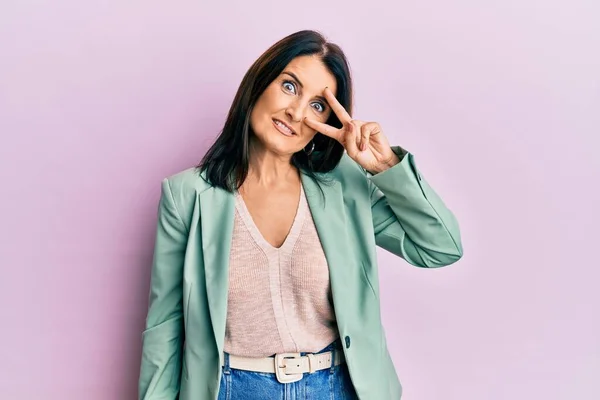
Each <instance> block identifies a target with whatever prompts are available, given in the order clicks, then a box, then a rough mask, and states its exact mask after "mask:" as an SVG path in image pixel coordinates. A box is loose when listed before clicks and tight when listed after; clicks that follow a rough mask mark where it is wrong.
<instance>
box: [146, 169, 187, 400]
mask: <svg viewBox="0 0 600 400" xmlns="http://www.w3.org/2000/svg"><path fill="white" fill-rule="evenodd" d="M186 231H187V229H186V227H185V225H184V224H183V222H182V220H181V217H180V215H179V213H178V211H177V208H176V206H175V202H174V200H173V193H172V192H171V187H170V184H169V180H168V178H165V179H164V180H163V181H162V190H161V197H160V201H159V206H158V224H157V229H156V239H155V246H154V255H153V261H152V272H151V282H150V293H149V306H148V315H147V317H146V326H145V329H144V331H143V333H142V362H141V367H140V378H139V392H138V398H139V400H154V399H156V400H159V399H160V400H167V399H176V398H177V397H178V395H179V384H180V383H179V380H180V377H181V354H182V345H183V341H184V330H183V311H182V297H183V294H182V280H183V258H184V254H185V247H186V242H187V232H186Z"/></svg>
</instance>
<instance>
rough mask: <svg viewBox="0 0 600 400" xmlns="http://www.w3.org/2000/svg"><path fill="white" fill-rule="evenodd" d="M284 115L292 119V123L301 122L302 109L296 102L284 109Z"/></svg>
mask: <svg viewBox="0 0 600 400" xmlns="http://www.w3.org/2000/svg"><path fill="white" fill-rule="evenodd" d="M285 113H286V114H287V115H288V116H289V117H290V118H291V119H292V121H294V122H300V121H302V107H301V105H300V104H299V102H298V101H296V102H293V103H291V104H290V105H289V107H288V108H286V110H285Z"/></svg>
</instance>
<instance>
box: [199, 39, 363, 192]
mask: <svg viewBox="0 0 600 400" xmlns="http://www.w3.org/2000/svg"><path fill="white" fill-rule="evenodd" d="M307 55H311V56H316V57H318V58H319V59H320V61H321V62H322V63H323V65H324V66H325V67H326V68H327V69H328V70H329V71H330V72H331V74H332V75H333V76H334V77H335V79H336V82H337V93H336V98H337V100H338V101H339V102H340V104H341V105H342V106H343V107H344V108H345V109H346V111H348V113H349V114H350V115H352V78H351V74H350V67H349V65H348V61H347V59H346V56H345V55H344V52H343V51H342V49H341V48H340V47H339V46H338V45H336V44H334V43H330V42H328V41H327V40H326V39H325V37H324V36H323V35H322V34H321V33H319V32H317V31H313V30H302V31H299V32H296V33H293V34H291V35H289V36H286V37H285V38H283V39H281V40H280V41H278V42H277V43H275V44H273V45H272V46H271V47H270V48H269V49H267V50H266V51H265V52H264V53H263V54H262V55H261V56H260V57H259V58H258V59H257V60H256V61H255V62H254V63H253V64H252V66H251V67H250V68H249V69H248V71H247V72H246V74H245V76H244V78H243V79H242V82H241V84H240V86H239V88H238V91H237V93H236V95H235V98H234V99H233V103H232V104H231V108H230V109H229V113H228V115H227V119H226V121H225V125H224V126H223V129H222V130H221V132H220V134H219V136H218V137H217V139H216V140H215V142H214V143H213V145H212V146H211V147H210V149H209V150H208V151H207V153H206V154H205V155H204V157H203V158H202V161H201V162H200V163H199V164H198V165H197V166H196V168H197V169H198V170H199V172H202V171H206V177H207V179H208V181H209V182H210V184H212V185H213V186H218V187H220V188H223V189H225V190H227V191H229V192H232V191H233V190H237V189H238V188H239V187H240V186H241V184H242V183H243V182H244V180H245V179H246V177H247V175H248V163H249V139H250V135H251V134H253V133H252V129H251V127H250V115H251V113H252V109H253V107H254V105H255V103H256V101H257V100H258V98H259V97H260V95H261V94H262V93H263V92H264V90H265V89H266V88H267V86H269V84H271V82H273V80H275V79H276V78H277V77H278V76H279V75H280V74H281V72H282V71H283V69H284V68H285V67H286V66H287V65H288V64H289V63H290V62H291V61H292V60H293V59H294V58H296V57H299V56H307ZM326 123H327V124H329V125H331V126H335V127H338V128H341V127H342V123H341V122H340V121H339V119H338V118H337V116H336V115H335V113H334V112H332V113H331V114H330V116H329V119H328V120H327V121H326ZM313 141H314V144H315V147H314V150H313V151H312V152H311V153H310V155H307V153H306V152H304V151H302V150H301V151H299V152H297V153H295V154H294V155H293V156H292V160H291V162H292V165H294V166H296V167H297V168H298V169H299V170H300V171H301V172H304V173H305V174H307V175H308V176H310V177H311V178H312V179H315V180H316V181H317V183H318V182H319V181H321V182H324V180H323V179H320V178H319V177H318V176H317V175H316V174H315V173H319V172H329V171H331V170H332V169H334V168H335V167H336V166H337V165H338V163H339V161H340V159H341V158H342V155H343V153H344V148H343V146H342V145H341V144H340V143H339V142H338V141H336V140H334V139H332V138H330V137H328V136H325V135H323V134H321V133H318V132H317V134H316V135H315V137H314V139H313ZM310 146H312V145H310Z"/></svg>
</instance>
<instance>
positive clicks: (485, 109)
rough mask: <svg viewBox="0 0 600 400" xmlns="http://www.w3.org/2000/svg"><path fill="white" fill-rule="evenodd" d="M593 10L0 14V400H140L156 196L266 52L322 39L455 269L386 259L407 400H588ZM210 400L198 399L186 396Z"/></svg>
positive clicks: (91, 5) (324, 5)
mask: <svg viewBox="0 0 600 400" xmlns="http://www.w3.org/2000/svg"><path fill="white" fill-rule="evenodd" d="M599 13H600V6H599V5H598V3H597V2H596V1H595V0H589V1H584V0H573V1H570V2H566V1H562V2H559V1H554V0H547V1H544V2H540V1H534V0H518V1H517V0H503V1H493V2H491V1H487V2H482V1H475V0H457V1H453V2H446V1H442V0H439V1H423V0H419V1H417V0H412V1H401V2H392V1H388V2H382V1H368V2H366V3H363V5H350V4H349V3H348V2H346V1H321V2H305V3H298V2H292V3H285V2H284V3H282V2H273V3H272V4H271V3H270V2H267V1H251V2H246V1H244V2H242V1H239V2H237V3H236V4H235V5H232V4H231V2H224V3H223V4H221V3H219V2H214V1H213V2H210V3H209V2H198V1H196V2H193V1H186V0H180V1H174V2H165V1H148V0H146V1H140V0H137V1H125V2H123V1H117V0H104V1H101V0H87V1H83V2H82V1H75V0H56V1H53V2H49V1H41V0H38V1H33V0H30V1H25V0H7V1H3V2H2V3H1V4H0V133H1V142H0V182H1V184H2V191H1V195H0V210H1V211H2V228H1V229H0V268H1V269H0V273H1V275H0V321H1V328H0V343H1V346H0V360H1V361H0V398H2V399H11V400H20V399H24V400H31V399H46V400H59V399H61V400H64V399H86V400H107V399H109V400H112V399H117V400H120V399H124V400H125V399H134V398H135V397H136V391H137V378H138V371H139V362H140V346H141V345H140V339H141V330H142V329H143V325H144V319H145V315H146V307H147V293H148V288H149V279H150V275H149V273H150V263H151V257H152V251H153V248H152V246H153V240H154V233H155V231H154V230H155V224H156V209H157V201H158V196H159V193H160V180H161V179H162V178H163V177H165V176H168V175H170V174H172V173H175V172H177V171H179V170H181V169H184V168H187V167H189V166H192V165H193V164H195V163H196V162H197V161H198V160H199V159H200V157H201V155H202V154H204V152H205V151H206V149H207V147H208V145H209V144H210V143H211V141H212V140H213V138H214V137H215V135H216V134H217V132H218V130H219V129H220V127H221V125H222V123H223V121H224V118H225V114H226V112H227V110H228V107H229V105H230V103H231V101H232V99H233V95H234V93H235V90H236V89H237V87H238V85H239V82H240V80H241V78H242V76H243V74H244V73H245V71H246V70H247V68H248V67H249V66H250V64H251V63H252V62H253V60H254V59H255V58H256V57H258V56H259V55H260V53H262V52H263V51H264V50H265V49H266V48H267V47H268V46H270V45H271V44H272V43H274V42H275V41H276V40H278V39H279V38H281V37H283V36H285V35H287V34H289V33H292V32H294V31H296V30H300V29H305V28H312V29H319V30H321V31H323V32H324V33H325V34H326V35H327V36H328V37H329V38H330V39H331V40H332V41H334V42H337V43H339V44H340V45H341V46H342V47H343V48H344V49H345V51H346V52H347V55H348V57H349V59H350V63H351V65H352V68H353V71H354V77H355V80H356V103H357V110H356V114H355V116H356V117H357V118H360V119H365V120H375V121H378V122H380V123H381V124H382V126H383V127H384V129H385V132H386V134H387V136H388V137H389V138H390V141H391V142H392V143H393V144H401V145H403V146H405V147H406V148H408V149H410V150H411V151H412V152H413V153H414V154H415V156H416V160H417V163H418V165H419V166H420V168H421V170H422V172H423V174H424V176H426V177H427V179H428V181H429V182H430V183H431V184H432V185H433V186H434V187H435V188H436V190H437V191H438V192H439V193H440V194H441V195H442V197H443V198H444V199H445V201H446V202H447V204H448V205H449V206H450V208H451V209H452V210H453V211H454V212H455V214H456V215H457V217H458V219H459V221H460V222H461V228H462V233H463V241H464V248H465V256H464V258H463V259H462V260H461V261H460V262H459V263H458V264H456V265H453V266H451V267H448V268H443V269H439V270H430V271H428V270H422V269H417V268H414V267H411V266H409V265H408V264H406V263H405V262H403V261H401V260H400V262H399V261H398V259H395V258H394V257H393V256H391V255H390V254H387V253H385V252H384V251H383V250H380V251H379V255H380V261H381V264H380V274H381V290H382V309H383V314H384V315H383V318H384V323H385V328H386V332H387V337H388V340H389V347H390V351H391V352H392V356H393V359H394V362H395V364H396V366H397V370H398V373H399V375H400V379H401V381H402V383H403V385H404V390H405V396H404V397H403V400H442V399H443V400H465V399H467V400H481V399H485V400H501V399H544V400H558V399H569V400H571V399H578V400H587V399H590V400H591V399H598V398H600V386H599V385H598V378H599V377H600V321H599V320H600V311H599V308H600V307H599V306H600V295H599V292H600V290H598V283H599V280H600V273H599V272H598V271H599V269H600V261H599V256H598V249H599V248H600V245H599V243H598V239H599V238H600V234H599V232H598V227H599V226H600V225H599V224H600V212H599V211H598V208H599V205H600V194H599V190H598V189H599V186H600V174H599V172H600V161H599V156H598V146H599V145H600V140H599V139H598V135H599V134H600V78H599V76H600V74H599V71H600V51H599V49H600V29H599V27H598V15H599ZM199 400H201V399H199Z"/></svg>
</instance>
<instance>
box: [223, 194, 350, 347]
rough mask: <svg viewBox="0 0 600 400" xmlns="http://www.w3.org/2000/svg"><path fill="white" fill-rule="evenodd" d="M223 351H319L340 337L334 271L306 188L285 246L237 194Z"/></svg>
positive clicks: (301, 195) (301, 196)
mask: <svg viewBox="0 0 600 400" xmlns="http://www.w3.org/2000/svg"><path fill="white" fill-rule="evenodd" d="M235 209H236V212H235V220H234V229H233V237H232V243H231V253H230V258H229V292H228V300H227V301H228V303H227V304H228V305H227V321H226V327H225V343H224V350H225V351H226V352H228V353H230V354H233V355H238V356H246V357H267V356H271V355H273V354H275V353H283V352H317V351H319V350H322V349H323V348H324V347H325V346H327V345H328V344H329V343H331V342H333V341H334V340H335V339H337V338H338V337H339V333H338V330H337V325H336V320H335V312H334V309H333V303H332V297H331V287H330V282H329V267H328V265H327V260H326V259H325V253H324V252H323V248H322V246H321V242H320V241H319V237H318V234H317V230H316V227H315V224H314V220H313V218H312V215H311V213H310V208H309V206H308V202H307V201H306V195H305V193H304V188H303V187H301V188H300V199H299V202H298V209H297V211H296V215H295V217H294V221H293V223H292V227H291V229H290V231H289V233H288V236H287V237H286V239H285V241H284V243H283V244H282V245H281V247H279V248H276V247H274V246H272V245H271V244H270V243H269V242H267V241H266V240H265V239H264V237H263V236H262V234H261V233H260V231H259V230H258V228H257V227H256V225H255V224H254V221H253V220H252V216H251V214H250V213H249V211H248V208H247V206H246V204H245V203H244V200H243V198H242V196H241V194H240V193H239V192H237V191H236V192H235Z"/></svg>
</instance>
